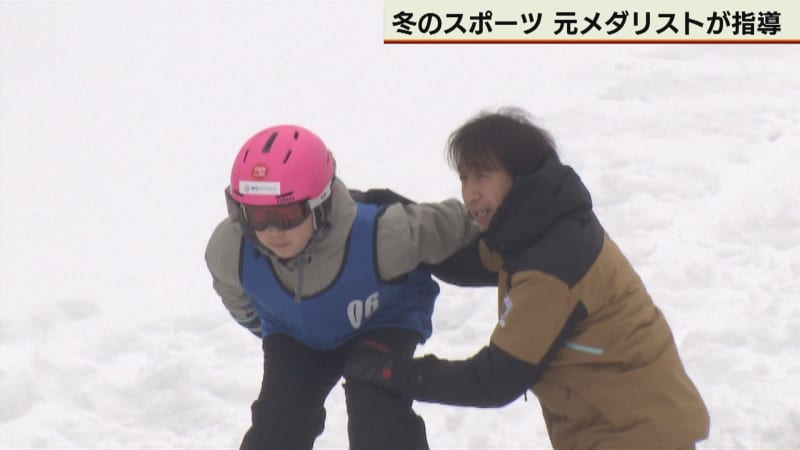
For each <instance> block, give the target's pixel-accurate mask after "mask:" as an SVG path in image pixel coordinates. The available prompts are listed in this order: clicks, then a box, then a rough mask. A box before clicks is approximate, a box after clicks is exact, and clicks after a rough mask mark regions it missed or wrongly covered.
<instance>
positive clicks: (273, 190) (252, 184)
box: [239, 180, 281, 196]
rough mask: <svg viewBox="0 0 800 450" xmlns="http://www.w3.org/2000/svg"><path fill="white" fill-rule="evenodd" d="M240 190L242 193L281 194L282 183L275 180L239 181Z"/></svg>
mask: <svg viewBox="0 0 800 450" xmlns="http://www.w3.org/2000/svg"><path fill="white" fill-rule="evenodd" d="M239 192H240V193H241V194H242V195H271V196H274V195H279V194H280V193H281V184H280V183H278V182H275V181H245V180H241V181H239Z"/></svg>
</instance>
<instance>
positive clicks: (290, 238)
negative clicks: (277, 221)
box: [255, 214, 314, 259]
mask: <svg viewBox="0 0 800 450" xmlns="http://www.w3.org/2000/svg"><path fill="white" fill-rule="evenodd" d="M255 233H256V237H257V238H258V240H259V242H261V245H263V246H264V247H267V248H268V249H270V250H271V251H272V252H273V253H275V254H276V255H278V257H279V258H283V259H289V258H293V257H295V256H297V254H298V253H300V251H301V250H303V248H305V246H306V244H308V241H309V240H311V236H313V235H314V220H313V218H312V215H310V214H309V215H308V217H306V220H304V221H303V223H301V224H300V225H298V226H296V227H294V228H290V229H288V230H281V229H280V228H278V227H267V228H266V229H264V230H261V231H256V232H255Z"/></svg>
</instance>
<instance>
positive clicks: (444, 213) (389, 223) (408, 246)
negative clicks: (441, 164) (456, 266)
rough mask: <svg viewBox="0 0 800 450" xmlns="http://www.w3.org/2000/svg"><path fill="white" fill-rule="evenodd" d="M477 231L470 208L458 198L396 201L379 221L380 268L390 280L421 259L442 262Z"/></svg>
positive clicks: (421, 261) (416, 264) (382, 273)
mask: <svg viewBox="0 0 800 450" xmlns="http://www.w3.org/2000/svg"><path fill="white" fill-rule="evenodd" d="M477 235H478V232H477V229H476V228H475V226H474V225H473V224H472V222H471V220H470V219H469V215H468V214H467V210H466V208H465V207H464V205H463V204H462V203H461V202H460V201H458V200H456V199H449V200H445V201H443V202H439V203H417V204H408V205H402V204H400V203H396V204H393V205H391V206H389V207H387V208H386V211H385V212H384V214H383V215H382V216H381V218H380V219H379V221H378V230H377V242H376V246H377V250H376V251H377V260H378V271H379V272H380V275H381V278H383V279H384V280H390V279H393V278H397V277H399V276H401V275H403V274H406V273H408V272H410V271H411V270H413V269H414V268H416V267H417V266H418V265H419V264H420V263H429V264H435V263H438V262H441V261H442V260H444V259H446V258H447V257H448V256H450V255H452V254H453V253H455V252H456V251H458V250H459V249H460V248H461V247H463V246H465V245H467V244H468V243H470V242H471V241H472V240H474V239H475V238H477Z"/></svg>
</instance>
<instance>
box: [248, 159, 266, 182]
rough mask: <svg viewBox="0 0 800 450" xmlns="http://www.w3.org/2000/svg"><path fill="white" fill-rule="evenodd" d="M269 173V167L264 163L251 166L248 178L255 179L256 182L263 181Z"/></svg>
mask: <svg viewBox="0 0 800 450" xmlns="http://www.w3.org/2000/svg"><path fill="white" fill-rule="evenodd" d="M268 173H269V167H267V165H266V164H264V163H259V164H256V165H254V166H253V168H252V169H251V170H250V176H251V177H253V178H255V179H256V180H263V179H264V178H266V177H267V174H268Z"/></svg>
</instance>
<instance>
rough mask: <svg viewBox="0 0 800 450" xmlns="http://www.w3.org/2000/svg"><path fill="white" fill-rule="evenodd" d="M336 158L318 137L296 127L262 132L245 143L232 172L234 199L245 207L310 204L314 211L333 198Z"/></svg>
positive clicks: (231, 191) (286, 126)
mask: <svg viewBox="0 0 800 450" xmlns="http://www.w3.org/2000/svg"><path fill="white" fill-rule="evenodd" d="M333 176H334V161H333V156H332V155H331V153H330V152H329V151H328V148H327V147H326V146H325V143H324V142H322V139H320V138H319V137H318V136H317V135H316V134H314V133H312V132H311V131H309V130H307V129H305V128H303V127H300V126H297V125H278V126H274V127H269V128H267V129H264V130H262V131H259V132H258V133H256V134H255V136H253V137H251V138H250V139H248V140H247V142H245V143H244V145H243V146H242V149H241V150H239V154H238V155H236V159H235V160H234V162H233V169H232V170H231V189H230V193H231V197H233V199H234V200H236V201H237V202H239V203H242V204H245V205H257V206H271V205H281V204H284V203H291V202H299V201H308V202H309V207H310V208H311V209H314V208H316V207H317V206H319V205H320V204H321V203H322V202H324V201H325V199H327V198H328V197H330V193H331V189H330V188H331V181H332V180H333Z"/></svg>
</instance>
